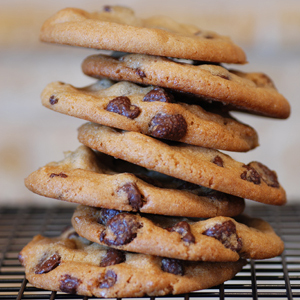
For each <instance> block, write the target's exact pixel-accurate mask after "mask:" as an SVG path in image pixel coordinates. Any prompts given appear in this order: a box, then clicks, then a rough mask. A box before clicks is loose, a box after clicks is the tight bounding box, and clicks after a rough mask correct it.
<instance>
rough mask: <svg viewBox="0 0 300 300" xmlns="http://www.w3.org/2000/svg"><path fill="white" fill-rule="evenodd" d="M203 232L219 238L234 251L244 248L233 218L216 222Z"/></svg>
mask: <svg viewBox="0 0 300 300" xmlns="http://www.w3.org/2000/svg"><path fill="white" fill-rule="evenodd" d="M203 234H204V235H207V236H211V237H213V238H215V239H217V240H218V241H220V242H221V243H222V244H223V245H224V246H225V247H226V248H229V249H230V250H232V251H236V252H239V251H240V250H241V248H242V240H241V239H240V238H239V237H238V235H237V233H236V226H235V224H234V223H233V222H232V221H231V220H229V221H225V222H223V223H221V224H216V225H214V226H213V227H212V228H209V229H207V230H205V231H204V232H203Z"/></svg>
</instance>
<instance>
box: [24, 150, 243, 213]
mask: <svg viewBox="0 0 300 300" xmlns="http://www.w3.org/2000/svg"><path fill="white" fill-rule="evenodd" d="M25 185H26V187H27V188H28V189H30V190H31V191H33V192H34V193H37V194H39V195H42V196H46V197H50V198H54V199H59V200H63V201H68V202H75V203H80V204H84V205H89V206H93V207H105V208H108V209H117V210H123V211H140V212H144V213H151V214H163V215H171V216H186V217H198V218H209V217H215V216H221V215H223V216H236V215H238V214H240V213H242V212H243V210H244V207H245V202H244V200H243V199H242V198H239V197H234V196H231V195H228V194H224V193H221V192H217V191H213V190H211V189H207V188H204V187H201V186H197V185H195V184H191V183H188V182H185V181H182V180H178V179H175V178H172V177H170V176H166V175H163V174H159V173H156V172H153V171H148V170H147V169H145V168H142V167H139V166H136V165H133V164H130V163H128V162H125V161H122V160H118V159H114V158H113V157H111V156H107V155H105V154H103V153H97V152H95V151H92V150H91V149H89V148H87V147H85V146H80V147H78V149H77V150H76V151H74V152H71V151H69V152H66V153H65V159H63V160H62V161H59V162H52V163H49V164H47V165H46V166H44V167H42V168H40V169H38V170H37V171H35V172H33V173H32V174H30V175H29V176H28V177H27V178H26V179H25Z"/></svg>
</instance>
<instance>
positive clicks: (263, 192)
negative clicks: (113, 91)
mask: <svg viewBox="0 0 300 300" xmlns="http://www.w3.org/2000/svg"><path fill="white" fill-rule="evenodd" d="M78 139H79V141H80V142H81V143H83V144H85V145H86V146H88V147H90V148H92V149H95V150H98V151H100V152H104V153H106V154H109V155H112V156H114V157H117V158H120V159H123V160H126V161H129V162H131V163H134V164H137V165H140V166H143V167H145V168H148V169H150V170H154V171H157V172H160V173H163V174H166V175H169V176H172V177H175V178H179V179H182V180H184V181H188V182H191V183H194V184H197V185H202V186H204V187H208V188H211V189H213V190H217V191H221V192H223V193H227V194H230V195H234V196H238V197H241V198H245V199H251V200H255V201H258V202H262V203H266V204H274V205H282V204H285V202H286V194H285V191H284V189H283V188H282V187H281V185H280V184H279V182H278V178H277V175H276V173H275V172H274V171H272V170H270V169H269V168H268V167H267V166H265V165H264V164H262V163H260V162H251V163H249V164H245V163H242V162H238V161H236V160H234V159H233V158H231V157H230V156H229V155H226V154H224V153H221V152H220V151H217V150H213V149H207V148H203V147H196V146H191V145H186V144H182V143H177V142H171V143H169V144H167V143H164V142H162V141H161V140H158V139H154V138H152V137H150V136H146V135H144V134H141V133H137V132H129V131H121V130H115V129H113V128H110V127H106V126H102V125H98V124H94V123H86V124H84V125H82V126H81V127H80V128H79V130H78Z"/></svg>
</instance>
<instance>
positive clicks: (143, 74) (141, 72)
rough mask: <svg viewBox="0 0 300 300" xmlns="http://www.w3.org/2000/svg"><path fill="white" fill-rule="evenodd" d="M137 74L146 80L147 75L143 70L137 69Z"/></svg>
mask: <svg viewBox="0 0 300 300" xmlns="http://www.w3.org/2000/svg"><path fill="white" fill-rule="evenodd" d="M135 72H136V74H137V75H138V76H140V77H141V78H145V77H146V74H145V73H144V71H142V70H141V69H139V68H137V69H135Z"/></svg>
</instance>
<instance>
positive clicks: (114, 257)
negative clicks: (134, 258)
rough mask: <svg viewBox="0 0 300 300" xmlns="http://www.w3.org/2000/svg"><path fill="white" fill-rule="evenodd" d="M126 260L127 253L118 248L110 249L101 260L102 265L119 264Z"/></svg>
mask: <svg viewBox="0 0 300 300" xmlns="http://www.w3.org/2000/svg"><path fill="white" fill-rule="evenodd" d="M125 260H126V256H125V253H124V252H123V251H120V250H117V249H113V248H111V249H108V250H107V252H106V255H105V257H104V258H103V259H102V260H101V263H100V267H107V266H112V265H117V264H120V263H122V262H124V261H125Z"/></svg>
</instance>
